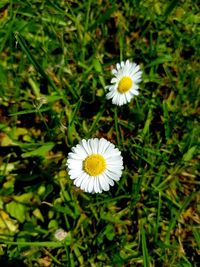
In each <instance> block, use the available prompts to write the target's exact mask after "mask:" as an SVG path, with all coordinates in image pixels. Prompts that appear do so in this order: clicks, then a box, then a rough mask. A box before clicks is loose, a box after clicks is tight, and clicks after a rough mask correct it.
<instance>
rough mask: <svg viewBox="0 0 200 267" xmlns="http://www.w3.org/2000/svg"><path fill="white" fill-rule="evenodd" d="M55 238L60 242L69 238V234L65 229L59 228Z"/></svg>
mask: <svg viewBox="0 0 200 267" xmlns="http://www.w3.org/2000/svg"><path fill="white" fill-rule="evenodd" d="M54 236H55V238H56V239H57V240H58V241H62V240H64V239H65V238H66V237H67V232H65V231H64V230H63V229H61V228H59V229H57V230H56V231H55V234H54Z"/></svg>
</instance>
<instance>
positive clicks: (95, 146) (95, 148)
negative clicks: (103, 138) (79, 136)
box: [88, 138, 99, 154]
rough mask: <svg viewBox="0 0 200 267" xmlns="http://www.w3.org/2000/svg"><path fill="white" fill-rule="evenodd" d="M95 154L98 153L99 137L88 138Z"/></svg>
mask: <svg viewBox="0 0 200 267" xmlns="http://www.w3.org/2000/svg"><path fill="white" fill-rule="evenodd" d="M88 143H89V144H90V147H91V150H92V153H93V154H97V151H98V145H99V140H98V139H97V138H94V139H90V140H88Z"/></svg>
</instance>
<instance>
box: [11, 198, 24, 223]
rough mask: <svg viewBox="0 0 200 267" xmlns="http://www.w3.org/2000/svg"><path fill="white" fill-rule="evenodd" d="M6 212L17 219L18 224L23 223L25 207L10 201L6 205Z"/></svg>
mask: <svg viewBox="0 0 200 267" xmlns="http://www.w3.org/2000/svg"><path fill="white" fill-rule="evenodd" d="M6 211H7V212H8V213H9V214H10V215H11V216H12V217H14V218H15V219H17V220H18V221H19V222H20V223H23V222H24V221H25V218H26V215H25V213H26V206H25V205H23V204H21V203H18V202H15V201H12V202H10V203H8V204H6Z"/></svg>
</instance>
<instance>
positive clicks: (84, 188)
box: [80, 174, 90, 192]
mask: <svg viewBox="0 0 200 267" xmlns="http://www.w3.org/2000/svg"><path fill="white" fill-rule="evenodd" d="M89 182H90V176H89V175H87V174H86V176H85V177H84V179H83V180H82V182H81V186H80V188H81V189H82V190H84V191H85V192H87V185H88V183H89Z"/></svg>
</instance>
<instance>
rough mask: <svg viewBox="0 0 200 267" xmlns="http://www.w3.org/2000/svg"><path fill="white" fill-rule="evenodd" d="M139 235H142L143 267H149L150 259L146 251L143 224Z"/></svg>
mask: <svg viewBox="0 0 200 267" xmlns="http://www.w3.org/2000/svg"><path fill="white" fill-rule="evenodd" d="M141 234H142V254H143V266H144V267H150V259H149V253H148V249H147V242H146V234H145V230H144V226H143V223H142V225H141Z"/></svg>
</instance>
